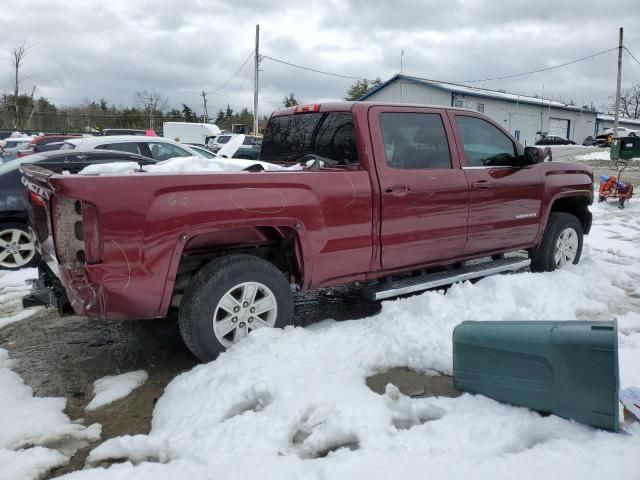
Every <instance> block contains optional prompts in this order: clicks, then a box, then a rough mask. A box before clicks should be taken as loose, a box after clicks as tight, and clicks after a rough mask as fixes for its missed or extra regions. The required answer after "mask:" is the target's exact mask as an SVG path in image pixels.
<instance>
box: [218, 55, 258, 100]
mask: <svg viewBox="0 0 640 480" xmlns="http://www.w3.org/2000/svg"><path fill="white" fill-rule="evenodd" d="M253 52H254V50H251V53H250V54H249V56H248V57H247V58H246V60H245V61H244V62H242V65H240V67H239V68H238V70H236V71H235V73H234V74H233V75H231V78H229V80H227V81H226V82H224V83H223V84H222V85H220V86H219V87H218V88H216V89H215V90H211V91H210V92H207V93H215V92H217V91H219V90H222V89H223V88H224V87H226V86H227V85H228V84H229V83H230V82H231V80H233V79H234V78H236V76H237V75H238V74H239V73H240V70H242V69H243V68H244V66H245V65H246V64H247V62H248V61H249V59H250V58H251V57H253Z"/></svg>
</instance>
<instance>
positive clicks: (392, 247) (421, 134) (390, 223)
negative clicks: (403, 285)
mask: <svg viewBox="0 0 640 480" xmlns="http://www.w3.org/2000/svg"><path fill="white" fill-rule="evenodd" d="M369 122H370V125H371V129H372V136H373V139H374V157H375V162H376V169H377V172H378V180H379V183H380V191H381V245H382V254H381V261H382V268H383V269H384V270H391V269H396V268H404V267H407V266H411V265H416V266H417V265H425V264H429V263H435V262H439V261H443V260H446V259H449V258H453V257H457V256H459V255H461V254H462V252H463V250H464V245H465V242H466V238H467V215H468V211H467V202H468V187H467V181H466V178H465V175H464V172H463V171H462V170H461V169H460V164H459V162H458V156H457V153H456V147H455V144H454V142H453V141H452V140H453V132H452V131H451V127H450V124H449V122H448V119H447V117H446V115H445V113H444V111H443V110H439V109H432V108H420V107H416V108H411V109H408V108H406V107H403V108H400V107H374V108H372V109H371V110H370V113H369Z"/></svg>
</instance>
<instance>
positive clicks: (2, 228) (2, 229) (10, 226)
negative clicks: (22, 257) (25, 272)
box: [0, 221, 40, 271]
mask: <svg viewBox="0 0 640 480" xmlns="http://www.w3.org/2000/svg"><path fill="white" fill-rule="evenodd" d="M11 230H19V231H21V232H23V233H24V234H25V235H26V236H27V237H28V238H29V239H31V240H32V241H34V239H33V236H32V234H31V232H29V227H28V226H27V224H26V223H24V222H19V221H11V222H0V240H2V239H3V238H5V239H8V238H9V237H8V236H7V235H8V234H7V232H9V231H11ZM3 244H4V242H3ZM4 252H5V248H3V247H2V246H0V254H2V253H4ZM33 252H34V254H33V257H32V258H31V259H30V260H29V261H28V262H27V263H24V264H20V265H18V262H17V261H13V263H15V264H16V265H15V266H11V265H6V264H4V265H3V263H4V262H2V263H0V270H12V271H13V270H20V269H22V268H32V267H35V266H36V265H38V263H39V262H40V255H39V254H38V251H37V250H36V249H35V244H34V250H33Z"/></svg>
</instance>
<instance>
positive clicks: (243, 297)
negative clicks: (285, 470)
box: [213, 282, 278, 348]
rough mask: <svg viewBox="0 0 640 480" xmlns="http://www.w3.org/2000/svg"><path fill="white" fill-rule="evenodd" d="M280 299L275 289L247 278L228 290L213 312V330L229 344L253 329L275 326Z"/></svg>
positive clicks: (220, 338) (219, 338)
mask: <svg viewBox="0 0 640 480" xmlns="http://www.w3.org/2000/svg"><path fill="white" fill-rule="evenodd" d="M277 317H278V303H277V301H276V297H275V295H274V294H273V292H272V291H271V290H270V289H269V287H267V286H266V285H264V284H262V283H259V282H244V283H241V284H239V285H236V286H235V287H233V288H231V289H230V290H229V291H228V292H227V293H225V294H224V295H223V296H222V298H221V299H220V301H219V302H218V305H217V306H216V309H215V312H214V314H213V333H214V334H215V336H216V339H217V340H218V341H219V342H220V343H221V344H222V345H223V346H224V347H225V348H229V347H230V346H231V345H233V344H234V343H236V342H238V341H240V340H242V339H243V338H244V337H246V336H247V335H248V334H249V333H250V332H251V331H253V330H257V329H258V328H263V327H273V326H274V325H275V324H276V318H277Z"/></svg>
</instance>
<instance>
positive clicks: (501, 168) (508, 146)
mask: <svg viewBox="0 0 640 480" xmlns="http://www.w3.org/2000/svg"><path fill="white" fill-rule="evenodd" d="M449 115H450V118H451V120H452V124H453V125H454V129H455V135H456V142H457V144H458V151H459V152H460V160H461V162H462V170H463V171H464V174H465V176H466V180H467V183H468V185H469V230H468V240H467V245H466V247H465V249H464V253H465V254H478V253H489V252H491V251H496V250H505V249H516V248H521V247H525V246H528V245H529V244H531V242H533V240H534V237H535V235H536V233H537V232H538V225H539V222H540V208H541V205H542V193H543V182H542V174H541V172H540V169H538V168H536V166H535V165H529V166H526V167H523V168H520V167H518V166H517V156H518V154H519V152H518V149H517V146H516V144H515V143H514V142H513V141H512V139H511V138H510V137H509V136H508V135H507V134H506V133H505V132H504V131H503V130H502V129H500V128H498V127H497V126H496V125H494V124H493V123H491V122H489V121H488V120H485V119H484V118H480V117H476V116H474V115H473V114H467V113H464V112H453V111H450V112H449Z"/></svg>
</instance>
